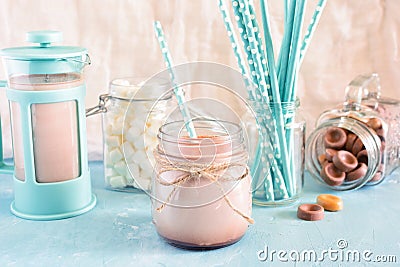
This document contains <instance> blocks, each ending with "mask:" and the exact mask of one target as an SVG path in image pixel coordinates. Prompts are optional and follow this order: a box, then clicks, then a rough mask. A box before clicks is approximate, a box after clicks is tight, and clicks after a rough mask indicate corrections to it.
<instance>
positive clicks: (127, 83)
mask: <svg viewBox="0 0 400 267" xmlns="http://www.w3.org/2000/svg"><path fill="white" fill-rule="evenodd" d="M109 88H110V89H109V96H110V98H112V99H117V100H122V101H129V102H130V101H158V100H167V99H171V98H172V94H173V91H172V85H171V82H170V81H169V80H167V79H162V78H154V77H153V78H150V79H148V78H144V77H134V76H126V77H118V78H114V79H113V80H111V81H110V84H109ZM116 88H119V89H123V88H124V89H125V90H129V88H130V89H131V90H133V92H134V93H133V96H132V97H128V96H123V95H121V94H120V92H119V90H118V89H117V90H116ZM155 88H156V91H155V90H154V89H155ZM141 90H146V91H143V92H145V93H141V92H142V91H141ZM146 93H149V96H146Z"/></svg>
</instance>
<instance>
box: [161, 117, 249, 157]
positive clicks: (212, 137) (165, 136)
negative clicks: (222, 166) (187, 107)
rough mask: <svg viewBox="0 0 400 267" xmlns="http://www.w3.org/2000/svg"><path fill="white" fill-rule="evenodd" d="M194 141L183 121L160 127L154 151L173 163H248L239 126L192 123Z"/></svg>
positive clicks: (228, 123) (208, 122) (221, 122)
mask: <svg viewBox="0 0 400 267" xmlns="http://www.w3.org/2000/svg"><path fill="white" fill-rule="evenodd" d="M193 123H194V126H195V129H196V134H197V136H198V137H197V138H189V134H188V133H187V131H186V129H185V127H184V125H185V124H184V122H183V121H175V122H171V123H167V124H165V125H163V126H162V127H161V128H160V130H159V133H158V140H159V146H158V149H157V152H158V153H159V154H161V155H163V156H165V157H168V158H170V159H171V160H174V161H191V162H193V163H200V164H204V163H206V164H209V163H213V162H216V163H220V162H223V161H242V160H246V161H247V160H248V155H247V152H246V147H245V145H244V137H243V132H242V129H241V128H240V126H239V125H237V124H234V123H230V122H225V121H214V120H194V121H193Z"/></svg>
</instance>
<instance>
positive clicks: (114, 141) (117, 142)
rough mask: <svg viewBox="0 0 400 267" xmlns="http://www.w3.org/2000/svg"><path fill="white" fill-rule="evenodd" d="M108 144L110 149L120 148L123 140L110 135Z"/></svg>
mask: <svg viewBox="0 0 400 267" xmlns="http://www.w3.org/2000/svg"><path fill="white" fill-rule="evenodd" d="M106 144H107V146H108V147H119V146H120V145H121V139H120V138H119V136H115V135H110V136H108V137H107V138H106Z"/></svg>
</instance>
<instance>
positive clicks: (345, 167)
mask: <svg viewBox="0 0 400 267" xmlns="http://www.w3.org/2000/svg"><path fill="white" fill-rule="evenodd" d="M332 162H333V164H334V165H335V167H336V168H337V169H338V170H340V171H342V172H349V171H352V170H354V169H355V168H356V167H357V164H358V161H357V158H356V157H355V156H354V155H353V154H351V153H350V152H348V151H346V150H340V151H338V152H337V153H336V154H335V155H334V156H333V159H332Z"/></svg>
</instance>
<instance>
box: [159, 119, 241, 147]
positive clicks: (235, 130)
mask: <svg viewBox="0 0 400 267" xmlns="http://www.w3.org/2000/svg"><path fill="white" fill-rule="evenodd" d="M192 122H193V124H194V125H195V128H196V129H198V130H199V129H205V128H206V127H207V126H212V124H214V126H218V125H219V126H220V129H217V128H215V127H213V128H214V129H215V130H224V129H227V128H228V127H231V131H228V133H229V134H220V135H218V131H215V133H216V135H213V136H210V137H211V138H213V137H214V138H218V141H220V142H228V141H229V142H232V141H233V140H238V139H239V140H240V139H241V138H242V132H243V130H242V128H241V127H240V125H239V124H237V123H233V122H229V121H224V120H214V119H207V118H196V119H193V120H192ZM202 123H204V124H202ZM176 125H179V127H180V129H181V130H180V131H179V132H175V134H171V133H169V132H168V130H167V129H168V128H169V127H173V126H175V129H176ZM184 125H185V122H184V121H183V120H180V121H172V122H167V123H165V124H164V125H162V126H161V127H160V129H159V133H158V135H157V137H158V138H159V139H161V140H164V141H168V142H176V143H177V142H179V143H183V144H199V143H200V142H202V140H204V137H197V138H188V136H189V135H188V134H187V135H183V136H179V135H180V134H181V133H186V129H185V127H184ZM222 125H223V126H224V127H221V126H222ZM173 128H174V127H173ZM220 133H223V132H221V131H220ZM177 134H179V135H177ZM207 137H209V136H207Z"/></svg>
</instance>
